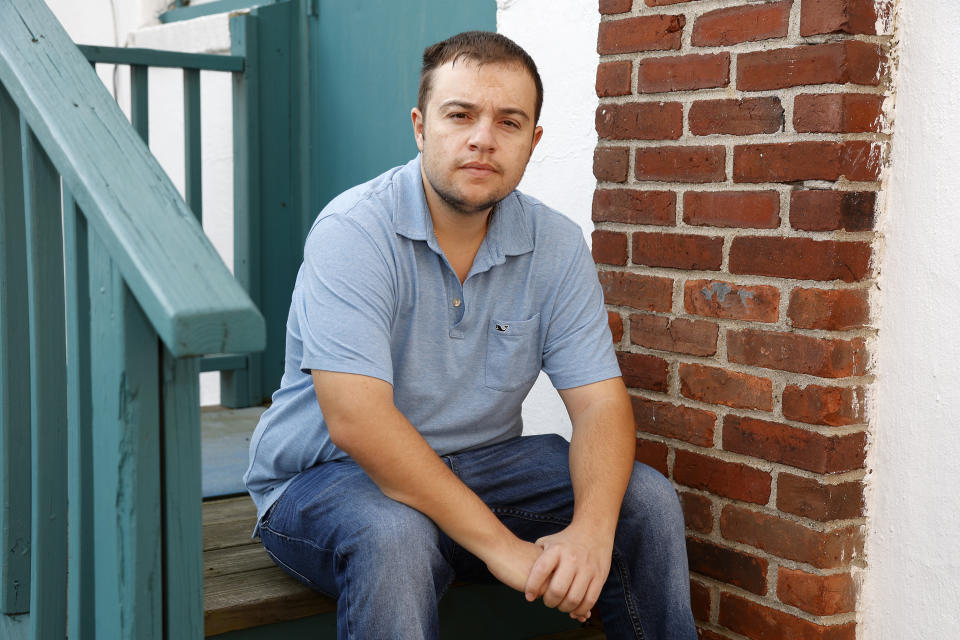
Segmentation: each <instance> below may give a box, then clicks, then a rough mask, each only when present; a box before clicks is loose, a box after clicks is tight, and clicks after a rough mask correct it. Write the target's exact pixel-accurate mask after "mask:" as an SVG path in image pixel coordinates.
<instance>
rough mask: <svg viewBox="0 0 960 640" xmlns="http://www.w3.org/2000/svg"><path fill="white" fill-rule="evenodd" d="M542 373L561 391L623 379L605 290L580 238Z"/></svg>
mask: <svg viewBox="0 0 960 640" xmlns="http://www.w3.org/2000/svg"><path fill="white" fill-rule="evenodd" d="M543 370H544V371H545V372H546V373H547V375H549V376H550V381H551V382H552V383H553V386H554V387H556V388H557V389H570V388H572V387H579V386H582V385H585V384H591V383H594V382H599V381H601V380H607V379H609V378H616V377H618V376H619V375H620V367H619V365H618V364H617V357H616V354H615V353H614V349H613V337H612V336H611V334H610V327H609V324H608V322H607V311H606V308H605V307H604V304H603V289H602V288H601V287H600V281H599V279H598V278H597V271H596V266H595V265H594V263H593V259H592V258H591V256H590V251H589V249H588V248H587V244H586V242H585V241H584V239H583V237H582V236H580V237H579V244H578V245H577V248H576V250H575V255H574V256H573V259H572V260H571V261H570V262H569V268H568V269H567V270H566V272H565V273H564V274H563V276H562V279H561V281H560V283H559V287H558V290H557V295H556V297H555V299H554V304H553V311H552V314H551V318H550V322H549V325H548V328H547V335H546V338H545V341H544V347H543Z"/></svg>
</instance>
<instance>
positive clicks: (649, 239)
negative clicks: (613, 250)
mask: <svg viewBox="0 0 960 640" xmlns="http://www.w3.org/2000/svg"><path fill="white" fill-rule="evenodd" d="M722 260H723V238H719V237H710V236H700V235H680V234H676V233H643V232H639V231H638V232H636V233H634V234H633V258H632V261H633V264H643V265H646V266H648V267H667V268H670V269H699V270H705V269H708V270H716V269H719V268H720V263H721V261H722Z"/></svg>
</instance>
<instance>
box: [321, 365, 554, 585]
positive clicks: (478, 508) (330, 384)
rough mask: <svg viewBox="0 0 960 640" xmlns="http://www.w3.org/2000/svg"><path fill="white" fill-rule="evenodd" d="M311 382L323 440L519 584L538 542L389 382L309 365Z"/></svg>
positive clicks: (388, 493) (387, 491)
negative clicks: (456, 468)
mask: <svg viewBox="0 0 960 640" xmlns="http://www.w3.org/2000/svg"><path fill="white" fill-rule="evenodd" d="M313 385H314V388H315V389H316V392H317V400H318V402H319V403H320V410H321V411H322V412H323V416H324V419H325V421H326V423H327V427H328V429H329V432H330V439H331V440H332V441H333V443H334V444H335V445H337V446H338V447H340V448H341V449H342V450H344V451H346V452H347V453H348V454H349V455H350V457H351V458H353V460H354V461H355V462H356V463H357V464H359V465H360V467H361V468H363V470H364V471H366V472H367V475H369V476H370V478H371V479H372V480H373V481H374V482H375V483H376V484H377V486H378V487H380V490H381V491H383V493H384V495H386V496H388V497H390V498H392V499H394V500H397V501H398V502H402V503H403V504H406V505H408V506H410V507H412V508H414V509H416V510H417V511H420V512H421V513H423V514H424V515H426V516H427V517H428V518H430V519H431V520H432V521H433V522H434V523H435V524H436V525H437V526H438V527H440V528H441V529H442V530H443V531H444V532H445V533H446V534H447V535H449V536H450V537H451V538H453V539H454V540H455V541H456V542H458V543H459V544H460V545H461V546H463V547H464V548H465V549H467V550H468V551H470V552H471V553H473V554H474V555H475V556H477V557H478V558H480V559H481V560H483V561H484V562H485V563H486V565H487V568H489V569H490V572H491V573H492V574H493V575H494V576H495V577H496V578H497V579H498V580H500V581H501V582H503V583H504V584H506V585H507V586H509V587H512V588H514V589H516V590H518V591H522V590H523V588H524V584H525V583H526V581H527V576H528V575H529V573H530V569H531V567H532V566H533V563H534V561H535V560H536V559H537V557H538V556H539V555H540V553H541V549H540V548H539V547H538V546H536V545H534V544H531V543H529V542H525V541H523V540H520V539H519V538H517V537H516V536H514V535H513V533H511V532H510V530H509V529H507V528H506V527H505V526H504V525H503V523H501V522H500V520H499V519H498V518H497V517H496V516H495V515H494V514H493V512H492V511H490V509H489V508H488V507H487V506H486V505H485V504H484V503H483V501H482V500H480V498H479V497H478V496H477V495H476V494H475V493H474V492H473V491H471V490H470V488H469V487H467V486H466V485H465V484H463V482H461V481H460V479H459V478H457V477H456V475H454V474H453V472H452V471H450V469H449V468H448V467H447V465H445V464H444V463H443V461H442V460H441V459H440V458H439V457H438V456H437V454H436V453H435V452H434V451H433V449H432V448H430V445H429V444H427V441H426V440H424V439H423V437H422V436H421V435H420V433H419V432H417V430H416V429H415V428H414V427H413V425H412V424H410V422H409V421H408V420H407V419H406V417H404V415H403V414H402V413H401V412H400V411H399V410H398V409H397V408H396V406H395V405H394V402H393V387H392V386H391V385H390V384H389V383H387V382H385V381H383V380H380V379H378V378H372V377H368V376H362V375H355V374H349V373H334V372H330V371H317V370H314V371H313Z"/></svg>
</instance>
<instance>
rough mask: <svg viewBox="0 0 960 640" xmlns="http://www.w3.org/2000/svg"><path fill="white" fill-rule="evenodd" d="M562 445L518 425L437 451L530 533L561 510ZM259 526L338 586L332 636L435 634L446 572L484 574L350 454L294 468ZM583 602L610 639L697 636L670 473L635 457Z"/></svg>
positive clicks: (549, 529) (308, 569)
mask: <svg viewBox="0 0 960 640" xmlns="http://www.w3.org/2000/svg"><path fill="white" fill-rule="evenodd" d="M568 450H569V445H568V444H567V442H566V440H564V439H563V438H561V437H560V436H555V435H540V436H527V437H521V438H515V439H512V440H509V441H507V442H503V443H500V444H495V445H491V446H488V447H483V448H481V449H474V450H471V451H465V452H463V453H458V454H454V455H449V456H444V457H443V460H444V462H446V464H447V465H448V466H449V467H450V468H451V469H452V470H453V472H454V473H455V474H456V475H457V476H458V477H459V478H460V479H461V480H462V481H463V482H464V483H465V484H466V485H467V486H468V487H470V488H471V489H472V490H473V491H475V492H476V493H477V495H479V496H480V498H481V499H482V500H483V501H484V502H485V503H486V504H487V505H489V506H490V508H491V509H492V510H493V512H494V513H495V514H497V516H498V517H499V518H500V520H501V521H502V522H503V523H504V524H505V525H506V526H507V527H508V528H509V529H510V530H511V531H513V532H514V533H515V534H516V535H517V536H518V537H520V538H522V539H524V540H530V541H533V540H536V539H537V538H539V537H541V536H545V535H549V534H551V533H556V532H557V531H560V530H561V529H563V528H564V527H565V526H566V525H567V524H568V523H569V522H570V518H571V517H572V514H573V491H572V489H571V486H570V473H569V465H568V456H569V451H568ZM260 538H261V540H262V542H263V545H264V547H266V549H267V552H268V553H269V554H270V556H271V557H272V558H273V560H274V562H276V563H277V564H278V565H279V566H280V567H281V568H282V569H284V570H285V571H286V572H287V573H289V574H290V575H292V576H293V577H295V578H297V579H298V580H300V581H302V582H303V583H305V584H307V585H308V586H310V587H312V588H314V589H316V590H317V591H321V592H323V593H325V594H327V595H329V596H332V597H335V598H337V629H338V636H339V637H340V638H357V639H360V640H378V639H380V638H436V637H437V634H438V629H439V623H438V619H437V603H438V602H439V600H440V597H441V596H442V595H443V593H444V592H445V591H446V589H447V587H448V586H450V583H451V582H452V581H453V580H454V578H457V579H460V580H492V576H490V574H489V573H488V572H487V571H486V568H485V566H484V564H483V563H482V562H481V561H480V560H479V559H478V558H477V557H476V556H474V555H472V554H471V553H469V552H467V551H466V550H465V549H463V547H461V546H460V545H458V544H457V543H455V542H454V541H453V540H452V539H450V537H448V536H447V535H446V534H445V533H443V532H442V531H441V530H440V529H438V528H437V526H436V525H435V524H433V522H432V521H431V520H430V519H429V518H427V517H426V516H424V515H423V514H422V513H420V512H419V511H416V510H415V509H412V508H410V507H408V506H406V505H404V504H401V503H399V502H396V501H394V500H391V499H390V498H387V497H386V496H384V495H383V493H382V492H381V491H380V489H379V488H377V486H376V485H375V484H374V483H373V481H372V480H370V478H369V477H368V476H367V474H366V473H365V472H364V471H363V470H362V469H361V468H360V467H359V466H357V465H356V463H354V462H353V461H351V460H344V461H336V462H328V463H324V464H321V465H318V466H316V467H313V468H311V469H308V470H306V471H304V472H303V473H301V474H300V475H299V476H298V477H297V478H296V479H295V480H294V481H293V482H292V483H291V484H290V485H289V486H288V487H287V489H286V491H284V493H283V495H282V496H281V497H280V499H279V500H277V502H276V503H275V504H274V506H273V507H272V508H271V509H270V511H269V512H268V513H267V514H266V516H265V518H264V521H263V522H262V523H261V527H260ZM519 597H522V596H519ZM593 612H594V614H595V615H599V616H600V617H601V619H602V620H603V626H604V629H605V630H606V634H607V637H608V638H611V639H614V638H643V639H645V640H696V637H697V632H696V629H695V627H694V623H693V616H692V614H691V612H690V583H689V575H688V572H687V556H686V548H685V543H684V524H683V514H682V512H681V510H680V504H679V501H678V500H677V496H676V493H675V492H674V490H673V486H672V485H671V484H670V482H669V481H668V480H667V479H666V478H664V477H663V476H662V475H660V474H659V473H658V472H657V471H655V470H653V469H651V468H650V467H648V466H646V465H643V464H640V463H636V464H635V465H634V469H633V475H632V476H631V478H630V484H629V486H628V487H627V492H626V496H625V498H624V501H623V507H622V508H621V510H620V522H619V525H618V527H617V533H616V537H615V539H614V548H613V560H612V564H611V567H610V575H609V577H608V578H607V582H606V584H605V585H604V587H603V590H602V592H601V594H600V599H599V600H598V602H597V604H596V605H595V606H594V608H593Z"/></svg>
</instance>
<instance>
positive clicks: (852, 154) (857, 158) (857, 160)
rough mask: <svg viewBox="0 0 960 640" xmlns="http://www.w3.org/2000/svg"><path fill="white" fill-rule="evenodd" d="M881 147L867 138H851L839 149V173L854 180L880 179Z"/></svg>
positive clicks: (881, 166)
mask: <svg viewBox="0 0 960 640" xmlns="http://www.w3.org/2000/svg"><path fill="white" fill-rule="evenodd" d="M882 168H883V147H882V146H881V145H879V144H876V143H873V142H870V141H867V140H851V141H850V142H846V143H844V144H843V146H842V148H841V150H840V174H841V175H843V176H844V177H846V178H847V180H851V181H854V182H870V181H876V180H879V179H880V170H881V169H882Z"/></svg>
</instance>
